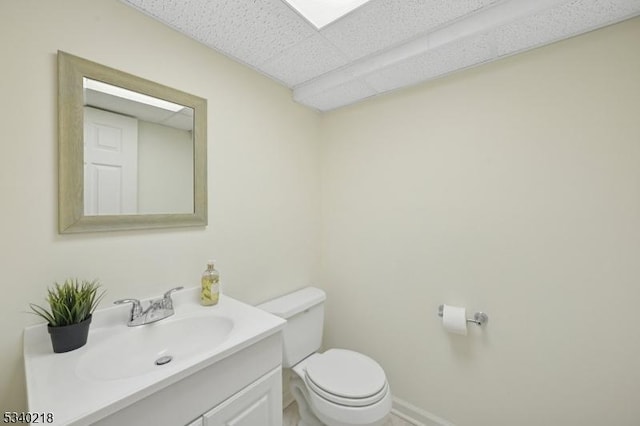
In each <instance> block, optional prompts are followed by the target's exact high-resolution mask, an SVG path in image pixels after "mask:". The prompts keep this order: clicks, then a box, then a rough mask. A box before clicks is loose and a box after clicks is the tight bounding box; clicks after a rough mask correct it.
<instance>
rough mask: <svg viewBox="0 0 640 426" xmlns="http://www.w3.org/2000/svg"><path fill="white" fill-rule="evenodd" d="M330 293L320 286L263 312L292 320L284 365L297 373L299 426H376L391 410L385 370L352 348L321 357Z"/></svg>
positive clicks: (277, 301)
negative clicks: (319, 350) (323, 330)
mask: <svg viewBox="0 0 640 426" xmlns="http://www.w3.org/2000/svg"><path fill="white" fill-rule="evenodd" d="M325 299H326V295H325V293H324V292H323V291H322V290H320V289H317V288H314V287H307V288H304V289H302V290H298V291H296V292H293V293H290V294H287V295H285V296H282V297H280V298H277V299H274V300H271V301H269V302H266V303H264V304H262V305H259V306H258V307H259V308H262V309H264V310H266V311H267V312H270V313H272V314H275V315H278V316H280V317H282V318H285V319H286V320H287V325H286V326H285V328H284V330H283V366H284V367H289V368H291V369H292V371H293V373H294V374H293V377H292V378H291V382H290V388H291V393H292V394H293V397H294V398H295V400H296V402H297V404H298V410H299V413H300V419H301V420H300V423H299V424H298V425H299V426H321V425H327V426H352V425H362V426H375V425H379V424H382V422H383V421H384V419H385V417H386V416H387V415H388V414H389V412H390V411H391V391H390V389H389V384H388V383H387V379H386V376H385V373H384V370H383V369H382V367H381V366H380V365H379V364H378V363H377V362H376V361H374V360H373V359H371V358H369V357H368V356H366V355H363V354H361V353H359V352H355V351H351V350H347V349H329V350H327V351H325V352H324V353H318V352H316V351H317V350H318V349H319V348H320V344H321V341H322V325H323V321H324V301H325Z"/></svg>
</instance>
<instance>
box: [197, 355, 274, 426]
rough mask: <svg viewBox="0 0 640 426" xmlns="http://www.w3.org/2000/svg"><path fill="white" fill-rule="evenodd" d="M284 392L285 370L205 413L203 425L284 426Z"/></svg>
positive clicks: (248, 387) (257, 381) (249, 387)
mask: <svg viewBox="0 0 640 426" xmlns="http://www.w3.org/2000/svg"><path fill="white" fill-rule="evenodd" d="M281 388H282V369H280V368H277V369H276V370H273V371H272V372H270V373H268V374H266V375H265V376H263V377H261V378H260V379H259V380H256V381H255V382H254V383H252V384H251V385H249V386H247V387H246V388H244V389H243V390H241V391H240V392H238V393H237V394H235V395H234V396H232V397H231V398H229V399H227V400H226V401H224V402H223V403H222V404H220V405H218V406H217V407H215V408H214V409H212V410H211V411H209V412H208V413H206V414H205V415H204V416H203V423H202V425H203V426H225V425H234V426H281V425H282V392H281ZM196 424H197V423H196Z"/></svg>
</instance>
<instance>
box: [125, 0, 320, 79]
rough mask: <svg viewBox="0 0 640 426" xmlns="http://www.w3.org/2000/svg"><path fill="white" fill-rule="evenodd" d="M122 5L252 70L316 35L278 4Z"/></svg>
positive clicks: (202, 0)
mask: <svg viewBox="0 0 640 426" xmlns="http://www.w3.org/2000/svg"><path fill="white" fill-rule="evenodd" d="M123 1H125V2H127V3H129V4H131V5H133V6H135V7H137V8H139V9H140V10H142V11H144V12H145V13H148V14H150V15H152V16H153V17H154V18H156V19H159V20H161V21H163V22H165V23H166V24H168V25H170V26H171V27H173V28H175V29H176V30H178V31H180V32H183V33H185V34H187V35H189V36H190V37H192V38H194V39H196V40H198V41H200V42H202V43H204V44H206V45H208V46H210V47H212V48H214V49H216V50H219V51H222V52H224V53H225V54H227V55H229V56H232V57H234V58H236V59H239V60H240V61H242V62H245V63H247V64H250V65H252V66H256V65H257V64H260V63H263V62H264V61H266V60H267V59H269V58H272V57H274V56H276V55H278V54H279V53H281V52H282V51H284V50H286V49H288V48H290V47H292V46H293V45H295V44H296V43H298V42H300V41H302V40H305V39H307V38H308V37H310V36H311V35H313V34H315V33H316V30H315V29H314V28H313V27H312V26H311V24H309V23H307V22H306V21H305V20H303V19H301V18H300V16H298V14H297V13H296V12H294V11H293V10H292V9H291V8H290V7H289V6H287V5H286V4H284V3H283V2H282V1H281V0H180V1H179V0H123Z"/></svg>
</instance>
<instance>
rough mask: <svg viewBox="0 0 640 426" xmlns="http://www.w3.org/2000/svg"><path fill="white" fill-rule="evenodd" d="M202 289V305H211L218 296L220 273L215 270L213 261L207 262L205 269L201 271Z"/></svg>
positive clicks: (215, 301) (216, 301) (216, 300)
mask: <svg viewBox="0 0 640 426" xmlns="http://www.w3.org/2000/svg"><path fill="white" fill-rule="evenodd" d="M201 282H202V291H201V293H200V303H201V304H202V305H203V306H213V305H215V304H216V303H218V299H219V297H220V274H218V271H216V270H215V267H214V261H213V260H210V261H208V262H207V270H206V271H204V272H203V273H202V281H201Z"/></svg>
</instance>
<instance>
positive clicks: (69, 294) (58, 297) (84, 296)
mask: <svg viewBox="0 0 640 426" xmlns="http://www.w3.org/2000/svg"><path fill="white" fill-rule="evenodd" d="M99 290H100V283H99V282H98V280H93V281H86V280H78V279H68V280H66V281H65V282H64V283H63V284H58V283H54V287H53V288H52V289H51V288H49V289H47V292H48V296H47V302H49V307H50V309H46V308H44V307H42V306H40V305H36V304H34V303H30V304H29V306H30V307H31V310H32V311H33V313H34V314H36V315H38V316H40V317H42V318H44V319H45V320H46V321H47V322H48V323H49V325H51V326H52V327H61V326H64V325H71V324H77V323H79V322H82V321H84V320H86V319H87V318H89V315H91V314H92V313H93V311H94V310H95V309H96V307H97V306H98V303H100V300H101V299H102V297H103V296H104V290H103V291H99Z"/></svg>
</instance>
